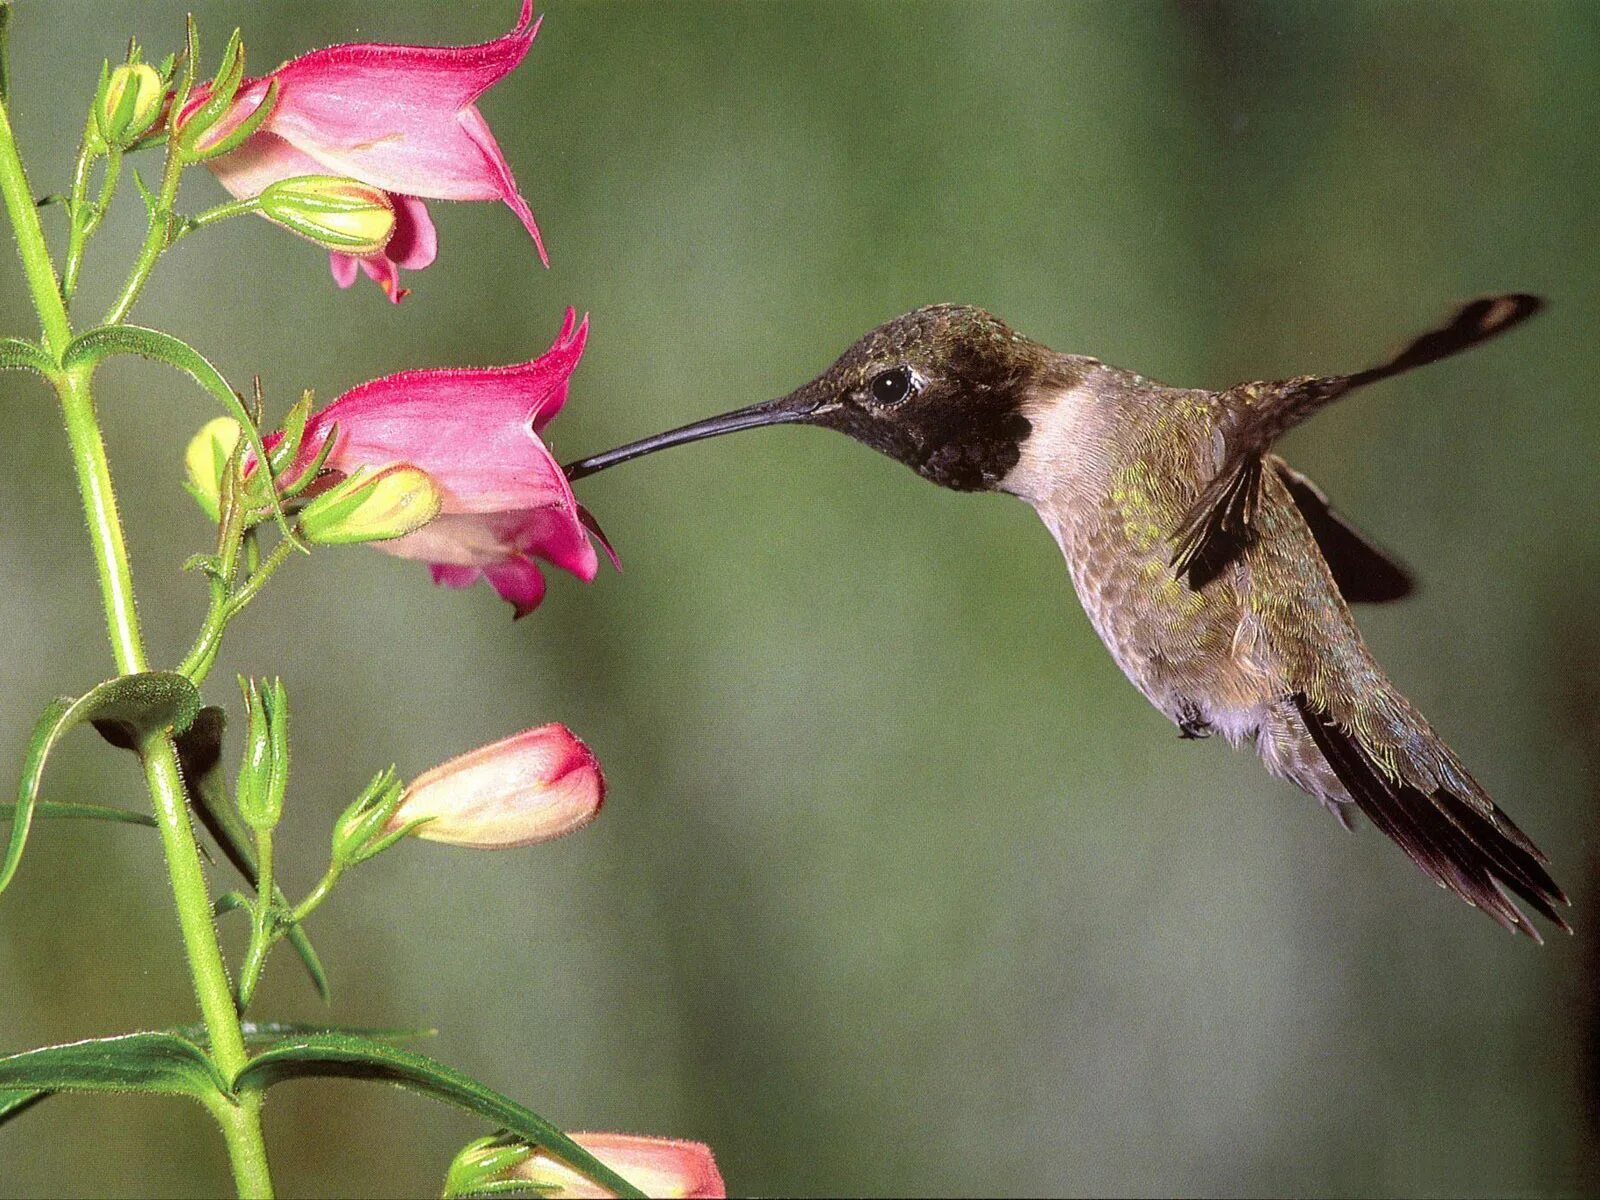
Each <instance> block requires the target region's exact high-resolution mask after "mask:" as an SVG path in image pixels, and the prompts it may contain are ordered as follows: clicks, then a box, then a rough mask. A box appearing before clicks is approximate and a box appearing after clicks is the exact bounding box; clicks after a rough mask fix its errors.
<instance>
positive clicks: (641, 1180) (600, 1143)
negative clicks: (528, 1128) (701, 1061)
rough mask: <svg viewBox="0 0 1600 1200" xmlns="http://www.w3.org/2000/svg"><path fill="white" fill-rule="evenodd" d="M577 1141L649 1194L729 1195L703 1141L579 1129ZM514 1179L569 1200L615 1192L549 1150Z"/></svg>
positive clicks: (515, 1172) (520, 1167) (516, 1171)
mask: <svg viewBox="0 0 1600 1200" xmlns="http://www.w3.org/2000/svg"><path fill="white" fill-rule="evenodd" d="M572 1140H573V1141H575V1142H577V1143H578V1145H580V1146H582V1147H583V1148H584V1149H585V1150H587V1151H588V1152H589V1153H590V1154H592V1155H594V1156H595V1157H596V1158H598V1159H599V1160H600V1161H601V1162H603V1163H605V1165H606V1166H608V1167H610V1168H611V1169H612V1170H613V1171H615V1172H616V1173H617V1174H618V1175H621V1176H622V1177H623V1178H624V1179H626V1180H627V1181H628V1182H629V1183H631V1184H633V1186H634V1187H636V1188H638V1189H639V1190H640V1191H641V1192H643V1193H644V1194H645V1195H647V1196H655V1197H719V1198H720V1197H724V1196H726V1195H727V1194H728V1188H727V1185H726V1184H725V1183H723V1182H722V1172H720V1171H718V1170H717V1162H716V1159H715V1158H713V1157H712V1154H711V1147H709V1146H707V1145H704V1144H702V1143H700V1142H681V1141H678V1140H676V1139H674V1138H662V1137H640V1136H636V1135H634V1134H627V1133H575V1134H573V1135H572ZM509 1178H511V1179H523V1180H527V1181H528V1182H529V1183H532V1184H535V1185H536V1186H538V1187H539V1188H541V1189H546V1188H548V1189H552V1190H550V1191H545V1192H543V1194H544V1195H547V1196H558V1197H562V1198H563V1200H565V1198H567V1197H582V1196H601V1197H605V1196H610V1195H611V1194H612V1193H611V1192H608V1191H606V1190H605V1189H604V1188H602V1187H599V1186H597V1185H596V1184H594V1183H593V1182H591V1181H590V1180H588V1179H585V1178H584V1177H583V1176H582V1175H580V1174H578V1173H577V1172H576V1171H574V1170H573V1169H572V1168H571V1167H569V1166H566V1165H565V1164H563V1163H559V1162H557V1161H556V1160H555V1159H553V1158H551V1157H550V1156H549V1155H548V1154H546V1153H544V1152H543V1151H539V1152H537V1153H535V1154H534V1155H533V1156H532V1157H531V1158H528V1159H526V1160H525V1161H523V1162H522V1163H520V1164H518V1165H517V1166H516V1167H515V1168H514V1169H513V1170H512V1171H511V1172H510V1173H509Z"/></svg>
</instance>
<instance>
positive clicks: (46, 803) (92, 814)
mask: <svg viewBox="0 0 1600 1200" xmlns="http://www.w3.org/2000/svg"><path fill="white" fill-rule="evenodd" d="M16 812H17V805H15V804H0V821H4V820H5V819H6V818H7V817H15V816H16ZM33 815H34V816H35V817H44V818H46V819H50V820H68V821H116V822H120V823H121V824H124V825H143V826H145V828H147V829H154V828H155V827H156V819H155V818H154V817H152V816H151V815H150V814H149V813H142V812H134V811H133V810H132V809H131V808H115V807H113V806H111V805H109V804H60V803H57V802H55V801H52V800H40V801H38V802H36V803H35V804H34V806H33Z"/></svg>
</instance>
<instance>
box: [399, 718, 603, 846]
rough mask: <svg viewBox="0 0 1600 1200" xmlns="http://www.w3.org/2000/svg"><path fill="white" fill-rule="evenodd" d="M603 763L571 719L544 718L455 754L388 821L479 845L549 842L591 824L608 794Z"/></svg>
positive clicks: (419, 782)
mask: <svg viewBox="0 0 1600 1200" xmlns="http://www.w3.org/2000/svg"><path fill="white" fill-rule="evenodd" d="M605 793H606V784H605V778H604V777H603V776H602V775H601V773H600V764H599V763H598V762H596V761H595V757H594V755H593V754H591V753H590V752H589V747H587V746H585V745H584V744H583V743H582V742H580V741H579V740H578V739H577V738H576V737H574V736H573V735H572V731H571V730H570V729H568V728H567V727H566V726H565V725H557V724H552V725H541V726H539V727H538V728H537V729H529V730H526V731H524V732H522V733H519V734H515V735H513V736H512V737H508V738H506V739H504V740H503V741H498V742H495V743H493V744H492V745H488V746H481V747H479V748H478V749H476V750H473V751H470V752H469V753H466V754H463V755H461V756H460V757H458V758H452V759H451V760H450V761H449V762H447V763H443V764H441V765H440V766H437V767H434V768H433V770H431V771H427V772H424V773H423V774H422V775H419V776H418V777H417V778H416V779H415V780H413V781H412V783H411V786H410V787H409V788H407V789H406V794H405V798H404V799H403V800H402V801H401V802H400V806H399V808H397V809H395V811H394V813H393V815H392V816H390V818H389V821H388V823H387V825H386V826H385V828H386V829H387V830H389V831H394V830H399V829H404V828H405V827H406V826H408V825H412V824H414V823H415V822H418V821H422V822H426V823H425V824H421V825H417V826H416V828H415V829H414V830H413V833H414V834H415V836H417V837H420V838H427V839H428V840H430V841H435V842H449V843H450V844H452V845H456V846H471V847H474V848H476V849H479V850H503V849H509V848H511V847H513V846H530V845H532V844H533V843H535V842H547V841H549V840H550V839H551V838H556V837H560V836H561V835H562V834H564V833H571V832H572V831H573V830H574V829H579V828H581V827H583V826H584V825H587V824H588V823H589V822H590V821H591V820H593V819H594V815H595V813H597V812H599V811H600V805H601V803H602V802H603V801H604V800H605Z"/></svg>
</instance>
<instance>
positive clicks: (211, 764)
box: [178, 706, 333, 1003]
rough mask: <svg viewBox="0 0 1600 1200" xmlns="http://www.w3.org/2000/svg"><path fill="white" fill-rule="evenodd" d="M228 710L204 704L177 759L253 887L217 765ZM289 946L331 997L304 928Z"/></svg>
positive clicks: (245, 840)
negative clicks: (225, 711) (224, 710)
mask: <svg viewBox="0 0 1600 1200" xmlns="http://www.w3.org/2000/svg"><path fill="white" fill-rule="evenodd" d="M227 719H228V718H227V714H226V713H224V712H223V711H222V710H221V709H220V708H216V707H214V706H208V707H206V708H203V709H201V710H200V712H199V713H198V714H197V715H196V716H195V719H194V722H193V723H192V724H191V725H190V726H189V728H188V729H187V730H186V731H185V732H184V733H183V734H182V736H180V737H179V738H178V759H179V761H180V762H181V763H182V765H183V780H184V785H185V786H186V787H187V788H188V791H189V799H190V801H191V807H193V809H194V812H195V815H196V816H197V817H199V818H200V823H201V824H202V825H204V826H205V827H206V830H207V831H208V832H209V833H210V834H211V836H212V838H213V839H214V840H215V841H216V843H217V845H218V846H219V847H221V849H222V853H223V854H225V855H226V856H227V858H228V861H229V862H231V863H232V864H233V865H234V868H235V869H236V870H237V871H238V872H239V874H241V875H243V876H244V877H245V879H246V880H247V881H248V882H249V884H250V886H251V887H252V888H254V887H255V886H256V885H257V884H258V883H260V881H261V874H260V872H259V871H258V870H257V868H256V851H255V846H254V844H253V839H252V838H251V837H250V833H249V831H248V830H247V829H246V828H245V827H244V822H243V821H241V820H240V819H239V814H238V813H237V812H235V811H234V808H233V804H232V802H231V800H230V799H229V797H228V781H227V779H226V777H225V775H224V772H223V769H222V733H223V730H224V728H225V727H226V725H227ZM272 896H273V899H274V900H275V901H276V902H277V903H279V904H281V905H283V906H284V907H285V908H287V907H289V898H288V897H287V896H285V895H284V893H283V889H282V888H279V887H274V888H273V889H272ZM285 936H286V937H287V938H288V940H289V944H290V945H291V946H293V947H294V950H295V953H296V954H298V955H299V956H300V961H301V962H302V963H303V964H305V968H306V974H308V975H310V976H311V985H312V986H313V987H315V988H316V989H317V995H318V996H320V997H321V998H322V1000H323V1002H324V1003H326V1002H328V1001H329V1000H331V999H332V996H333V993H332V991H331V990H330V988H329V987H328V975H327V972H326V971H324V970H323V968H322V960H321V959H319V958H318V957H317V952H316V950H315V949H314V948H313V947H312V945H311V939H310V937H308V936H307V934H306V931H305V930H304V929H303V928H302V927H301V926H299V925H295V926H294V927H293V928H291V929H290V930H289V932H288V933H287V934H286V935H285Z"/></svg>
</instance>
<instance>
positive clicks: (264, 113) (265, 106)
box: [189, 79, 278, 162]
mask: <svg viewBox="0 0 1600 1200" xmlns="http://www.w3.org/2000/svg"><path fill="white" fill-rule="evenodd" d="M277 106H278V81H277V80H276V79H274V80H272V81H271V82H269V83H268V84H267V90H266V92H265V93H264V94H263V95H262V97H261V103H260V104H258V105H256V106H255V108H253V109H252V110H251V111H250V115H249V116H248V117H246V118H245V119H244V120H242V121H240V122H239V123H238V124H237V125H235V126H234V127H233V130H232V131H231V132H230V133H229V134H228V135H227V136H226V137H224V138H220V139H218V140H217V141H216V142H213V143H212V144H211V145H209V146H207V147H206V148H205V149H203V150H202V149H198V148H197V149H194V150H191V151H190V152H189V159H190V161H191V162H205V161H206V160H207V159H211V158H221V157H222V156H223V155H224V154H231V153H232V152H233V151H235V150H237V149H238V148H239V147H240V146H242V145H244V144H245V143H246V142H247V141H249V140H250V138H251V137H252V136H254V134H255V133H256V131H257V130H259V129H260V128H261V127H262V126H263V125H265V124H266V123H267V118H268V117H270V116H271V115H272V110H273V109H274V108H276V107H277Z"/></svg>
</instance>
